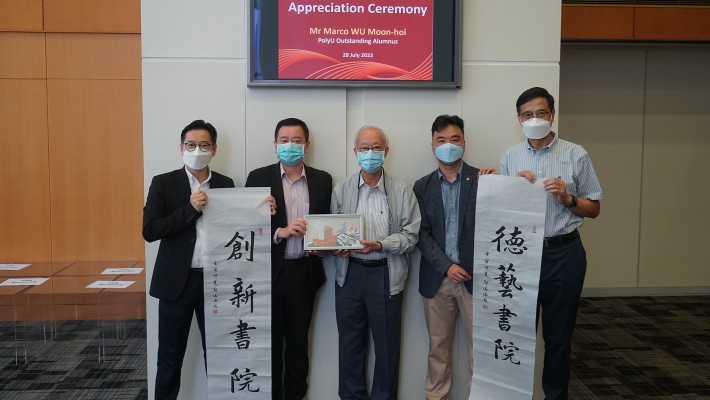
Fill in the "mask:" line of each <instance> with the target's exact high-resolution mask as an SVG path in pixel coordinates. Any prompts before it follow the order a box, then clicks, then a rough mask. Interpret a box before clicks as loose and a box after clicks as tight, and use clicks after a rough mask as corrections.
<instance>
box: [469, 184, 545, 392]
mask: <svg viewBox="0 0 710 400" xmlns="http://www.w3.org/2000/svg"><path fill="white" fill-rule="evenodd" d="M547 196H548V195H547V193H546V192H545V190H544V189H543V187H542V181H541V180H538V182H536V183H534V184H531V183H530V182H529V181H528V180H527V179H525V178H520V177H508V176H500V175H483V176H481V177H480V179H479V182H478V196H477V199H476V232H475V244H474V246H475V247H474V249H475V250H474V259H473V360H474V362H473V379H472V384H471V393H470V396H469V400H490V399H506V400H518V399H519V400H530V399H531V398H532V394H533V379H534V375H535V344H536V332H535V314H536V310H537V293H538V286H539V280H540V262H541V260H542V245H543V238H544V234H545V207H546V201H547V200H546V199H547Z"/></svg>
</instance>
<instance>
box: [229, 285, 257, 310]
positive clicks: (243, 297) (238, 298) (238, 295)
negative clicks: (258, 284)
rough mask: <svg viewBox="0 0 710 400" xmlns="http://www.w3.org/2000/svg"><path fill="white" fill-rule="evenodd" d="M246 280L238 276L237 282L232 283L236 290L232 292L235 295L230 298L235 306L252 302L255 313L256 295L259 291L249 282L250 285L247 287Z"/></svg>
mask: <svg viewBox="0 0 710 400" xmlns="http://www.w3.org/2000/svg"><path fill="white" fill-rule="evenodd" d="M243 285H244V282H243V281H242V278H237V283H235V284H234V285H232V287H233V288H234V291H233V292H232V294H233V295H235V296H234V297H232V298H231V299H229V300H230V301H231V302H232V305H233V306H237V308H239V307H240V306H241V305H242V304H247V303H251V313H252V314H253V313H254V295H255V294H256V293H257V292H256V291H255V290H254V288H253V286H252V285H251V284H249V286H247V287H246V289H245V288H244V287H243Z"/></svg>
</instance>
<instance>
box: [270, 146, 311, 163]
mask: <svg viewBox="0 0 710 400" xmlns="http://www.w3.org/2000/svg"><path fill="white" fill-rule="evenodd" d="M305 147H306V146H304V145H302V144H297V143H279V144H277V145H276V154H277V155H278V157H279V160H281V161H282V162H283V163H284V164H286V165H296V164H298V162H299V161H301V160H303V154H304V151H305Z"/></svg>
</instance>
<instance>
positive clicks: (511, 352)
mask: <svg viewBox="0 0 710 400" xmlns="http://www.w3.org/2000/svg"><path fill="white" fill-rule="evenodd" d="M502 343H503V339H498V340H496V341H495V344H496V354H495V357H496V360H498V350H505V354H503V355H501V359H502V360H503V361H505V360H508V361H510V362H511V363H513V364H515V365H520V361H517V362H516V361H514V360H513V357H514V356H515V352H516V351H518V350H520V349H519V348H518V347H516V346H515V344H513V342H508V344H506V345H502Z"/></svg>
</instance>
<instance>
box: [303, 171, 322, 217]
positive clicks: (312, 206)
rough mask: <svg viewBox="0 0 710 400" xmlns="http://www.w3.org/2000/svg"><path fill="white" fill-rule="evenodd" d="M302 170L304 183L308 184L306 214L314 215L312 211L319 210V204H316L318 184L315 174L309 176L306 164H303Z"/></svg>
mask: <svg viewBox="0 0 710 400" xmlns="http://www.w3.org/2000/svg"><path fill="white" fill-rule="evenodd" d="M303 168H305V169H306V183H307V184H308V213H309V214H315V212H314V211H313V210H320V207H319V206H320V204H316V202H317V201H318V195H317V193H318V182H316V178H315V176H314V175H315V174H310V173H309V172H310V171H308V169H309V168H308V167H306V164H303Z"/></svg>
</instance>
